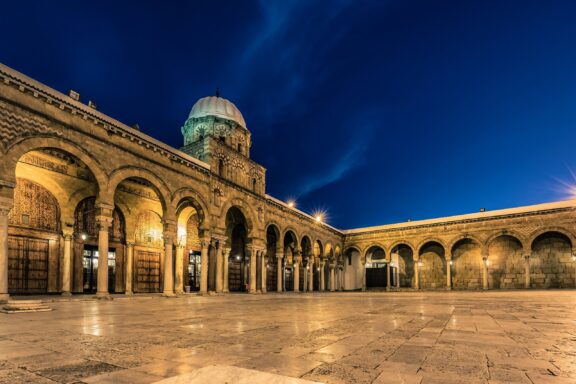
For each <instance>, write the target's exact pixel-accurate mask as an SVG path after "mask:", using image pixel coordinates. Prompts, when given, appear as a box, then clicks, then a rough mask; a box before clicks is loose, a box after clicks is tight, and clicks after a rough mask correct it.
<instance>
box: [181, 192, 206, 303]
mask: <svg viewBox="0 0 576 384" xmlns="http://www.w3.org/2000/svg"><path fill="white" fill-rule="evenodd" d="M176 214H177V222H178V235H177V238H176V254H175V257H174V261H175V262H174V271H175V274H174V275H175V276H174V290H175V291H176V293H182V292H184V291H188V292H197V291H200V285H201V275H202V268H203V265H202V242H201V241H200V225H201V221H202V220H203V212H202V211H199V210H198V209H197V208H196V206H195V204H194V201H192V200H191V199H188V198H186V199H184V200H183V201H181V202H180V203H179V204H178V208H177V210H176ZM204 267H205V268H207V266H204Z"/></svg>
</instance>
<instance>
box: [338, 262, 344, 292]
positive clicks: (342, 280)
mask: <svg viewBox="0 0 576 384" xmlns="http://www.w3.org/2000/svg"><path fill="white" fill-rule="evenodd" d="M339 269H340V290H341V291H344V288H345V287H344V281H345V279H344V276H345V274H344V273H345V271H344V267H343V266H340V268H339Z"/></svg>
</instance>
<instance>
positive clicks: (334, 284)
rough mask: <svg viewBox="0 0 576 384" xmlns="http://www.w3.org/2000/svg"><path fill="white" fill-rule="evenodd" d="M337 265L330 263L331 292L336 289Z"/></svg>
mask: <svg viewBox="0 0 576 384" xmlns="http://www.w3.org/2000/svg"><path fill="white" fill-rule="evenodd" d="M335 267H336V266H335V265H334V264H332V263H330V292H334V291H336V281H335V279H334V268H335Z"/></svg>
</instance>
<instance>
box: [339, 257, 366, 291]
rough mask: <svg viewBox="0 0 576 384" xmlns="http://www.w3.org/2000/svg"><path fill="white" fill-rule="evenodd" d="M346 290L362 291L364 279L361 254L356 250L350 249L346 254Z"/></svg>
mask: <svg viewBox="0 0 576 384" xmlns="http://www.w3.org/2000/svg"><path fill="white" fill-rule="evenodd" d="M343 261H344V289H345V290H356V289H361V288H362V284H363V281H362V279H363V278H364V276H363V273H364V271H363V270H362V263H361V260H360V252H359V251H358V250H357V249H356V248H348V249H347V250H346V252H345V253H344V260H343Z"/></svg>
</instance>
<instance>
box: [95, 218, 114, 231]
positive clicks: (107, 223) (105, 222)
mask: <svg viewBox="0 0 576 384" xmlns="http://www.w3.org/2000/svg"><path fill="white" fill-rule="evenodd" d="M96 225H97V226H98V229H99V230H101V231H107V230H108V228H110V227H111V226H112V216H107V215H98V216H96Z"/></svg>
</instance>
